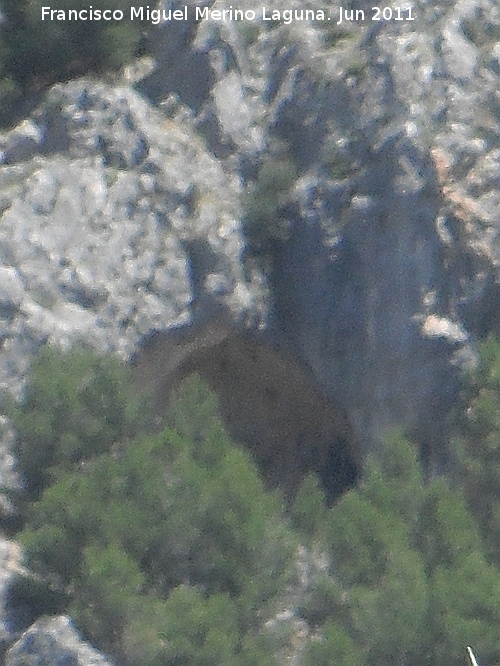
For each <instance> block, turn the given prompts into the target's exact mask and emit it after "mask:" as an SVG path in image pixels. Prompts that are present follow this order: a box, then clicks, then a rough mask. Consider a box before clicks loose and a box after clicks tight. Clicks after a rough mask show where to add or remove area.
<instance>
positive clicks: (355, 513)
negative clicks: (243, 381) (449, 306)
mask: <svg viewBox="0 0 500 666" xmlns="http://www.w3.org/2000/svg"><path fill="white" fill-rule="evenodd" d="M499 369H500V345H499V344H498V343H497V342H494V341H490V342H488V343H487V344H486V345H485V347H484V350H483V355H482V360H481V363H480V365H479V367H478V369H477V371H475V372H474V373H472V374H471V375H470V377H468V378H467V381H466V384H465V388H464V393H463V406H462V409H461V410H460V414H459V416H458V417H457V419H456V424H454V425H453V426H450V433H452V431H453V433H452V434H450V439H451V440H452V441H453V442H454V445H455V450H456V451H457V454H456V458H457V460H456V465H455V469H454V475H453V478H444V477H441V478H434V479H430V480H429V479H425V478H424V476H423V473H422V469H421V465H420V462H419V460H418V459H417V456H416V453H415V447H414V446H412V445H411V443H410V442H408V441H406V440H405V438H404V437H402V436H401V435H399V434H394V435H393V436H391V437H388V438H387V441H385V442H384V444H383V447H382V451H381V452H380V454H379V455H378V456H377V457H376V458H375V457H374V458H373V459H371V460H369V461H368V462H367V465H366V468H365V473H364V478H363V481H362V483H360V484H359V486H358V487H357V488H355V489H353V490H351V491H349V492H347V493H345V494H344V495H343V496H342V498H341V499H340V500H339V501H338V502H337V503H336V504H335V505H334V506H333V507H332V508H328V507H327V505H326V503H325V501H324V497H323V494H322V490H321V486H320V484H319V483H318V481H317V480H316V479H315V477H314V476H310V477H308V478H307V479H306V481H305V482H304V484H303V486H302V489H301V491H300V492H299V495H298V497H297V499H296V501H295V503H294V505H293V506H291V507H287V508H284V506H283V503H282V501H281V498H280V497H279V495H278V494H277V493H276V492H274V493H271V492H269V491H267V490H266V489H265V487H264V486H263V484H262V483H261V480H260V478H259V475H258V473H257V470H256V467H255V465H254V464H253V461H252V460H251V458H250V457H249V455H248V454H247V453H246V452H245V451H243V450H242V449H241V448H239V447H237V446H236V445H235V444H233V442H231V441H230V439H229V437H228V435H227V433H226V432H225V430H224V427H223V425H222V424H221V422H220V419H219V417H218V413H217V401H216V399H215V397H214V396H213V394H211V393H210V391H209V390H208V389H207V387H206V386H205V385H204V384H203V383H202V382H201V381H200V380H199V379H198V378H197V377H191V378H189V379H188V380H187V381H186V382H185V383H184V384H183V385H182V386H181V387H180V389H179V390H178V392H177V394H176V396H175V399H174V400H173V402H172V405H171V408H170V410H169V413H168V414H167V416H166V420H165V423H164V424H162V428H163V427H164V429H163V430H162V432H160V434H151V433H149V434H148V432H147V428H146V425H147V424H148V422H149V421H151V419H152V417H151V416H150V415H149V414H148V410H147V406H145V405H144V404H143V405H138V403H137V398H136V397H135V396H134V395H133V393H131V392H130V391H129V390H128V387H130V385H131V380H130V376H129V374H128V370H127V369H126V368H124V367H122V366H120V364H118V363H115V362H111V361H107V360H104V359H102V358H99V357H95V356H94V355H92V354H90V353H89V352H86V351H84V352H82V351H80V352H73V353H71V354H69V355H67V356H61V355H60V354H55V353H54V352H51V351H44V352H43V354H42V356H41V357H40V359H39V360H38V362H37V363H36V364H35V366H34V369H33V373H32V375H31V379H30V382H29V384H28V388H27V391H26V395H25V399H24V401H23V402H22V404H20V405H19V406H17V407H15V408H12V409H11V412H12V415H13V418H14V421H15V423H16V426H17V428H18V431H19V433H20V437H19V444H18V446H19V459H20V464H21V466H22V468H23V470H24V473H25V478H26V484H27V493H28V495H27V497H28V500H29V501H28V503H27V508H26V513H25V520H24V527H23V530H22V531H21V533H20V535H19V537H20V539H21V540H22V542H23V543H24V545H25V548H26V553H27V558H28V562H29V565H30V566H31V567H32V568H33V569H34V570H35V571H36V572H37V573H38V574H39V575H40V577H41V579H45V580H47V581H50V584H51V586H52V589H53V588H54V585H55V586H56V587H57V588H58V591H59V593H60V594H61V595H62V597H63V599H64V602H63V604H64V606H65V609H66V610H67V611H68V612H69V613H70V614H71V615H72V616H73V617H74V618H75V619H76V621H77V624H78V626H79V627H80V628H81V629H82V630H83V631H84V633H85V635H87V636H88V637H89V638H90V639H91V640H92V641H94V642H95V643H96V644H97V645H98V646H99V647H101V648H102V649H104V650H107V651H109V652H110V653H112V654H114V655H115V656H116V657H117V658H118V659H119V660H120V661H121V662H122V663H125V664H130V665H131V666H132V665H135V664H137V665H139V664H145V665H146V666H157V665H158V666H159V665H160V664H161V665H167V666H168V665H172V666H174V665H175V666H178V665H179V664H180V665H183V664H186V665H187V664H199V665H200V666H201V665H202V664H203V665H204V666H206V665H207V664H208V665H209V664H214V666H215V664H217V665H220V664H222V665H226V664H227V665H229V664H230V665H235V664H238V665H239V664H242V665H243V664H245V665H246V664H249V665H250V664H252V665H253V664H255V665H257V664H259V665H261V664H273V663H276V660H277V659H279V655H282V654H285V653H286V651H287V650H288V653H289V651H290V650H293V649H296V650H297V649H298V650H299V652H301V655H300V659H301V663H302V664H303V665H304V666H312V665H313V664H314V665H315V666H318V665H319V666H322V665H323V664H324V665H325V666H326V665H327V664H328V665H329V664H332V663H335V664H337V665H339V664H340V665H343V664H345V666H348V665H349V666H353V665H358V664H359V665H360V666H379V665H382V664H385V663H387V662H389V661H390V662H391V663H398V664H403V665H408V666H409V665H410V664H411V665H412V666H414V665H415V664H418V665H421V666H431V664H432V665H434V664H440V665H442V666H452V665H453V666H454V665H455V664H457V663H461V661H462V660H463V651H464V647H465V644H466V643H471V644H473V645H475V647H476V648H477V650H478V651H479V652H480V654H481V655H482V657H483V659H484V660H485V663H491V664H494V663H498V662H500V638H499V636H498V626H499V624H500V570H499V566H500V565H499V561H498V552H499V548H498V546H499V539H498V536H499V528H498V525H499V523H498V517H499V515H500V509H499V505H498V503H499V497H498V483H495V480H496V479H497V473H498V469H499V463H500V458H499V456H500V454H499V451H500V447H499V446H498V437H499V436H498V414H499V412H500V409H499V407H500V404H499V401H500V370H499ZM139 417H140V418H139ZM299 545H302V546H305V547H306V550H307V551H308V552H309V553H316V554H318V553H320V554H321V556H322V557H323V560H324V562H325V564H324V566H322V567H320V568H319V569H318V570H317V571H316V573H315V574H314V576H312V577H311V578H310V580H309V581H308V582H307V583H304V581H302V583H300V584H299V583H298V582H297V573H296V569H295V564H296V557H297V555H296V554H297V552H298V547H299ZM284 608H287V609H288V610H290V609H291V610H292V615H291V616H289V618H288V624H286V621H284V620H283V619H282V620H281V622H282V625H283V626H284V627H285V628H286V627H288V632H289V633H288V634H287V631H286V630H285V629H284V630H283V631H281V632H276V631H271V630H269V626H270V623H269V621H271V625H272V624H273V622H274V625H273V626H275V625H276V618H279V617H281V616H282V615H283V613H282V611H283V609H284ZM280 612H281V615H280ZM297 621H299V624H297ZM300 622H301V623H302V624H300ZM283 623H284V624H283ZM299 626H300V627H301V631H302V633H303V632H304V627H306V628H307V629H306V637H305V640H303V643H302V644H301V645H300V647H299V648H297V647H296V646H297V644H298V643H300V641H299V640H298V638H297V631H298V629H297V627H299ZM266 627H267V628H266ZM294 646H295V648H294Z"/></svg>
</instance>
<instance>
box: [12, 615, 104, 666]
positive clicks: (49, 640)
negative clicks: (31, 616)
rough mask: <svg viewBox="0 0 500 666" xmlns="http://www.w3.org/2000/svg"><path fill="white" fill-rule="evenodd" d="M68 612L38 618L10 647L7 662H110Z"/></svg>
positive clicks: (90, 665)
mask: <svg viewBox="0 0 500 666" xmlns="http://www.w3.org/2000/svg"><path fill="white" fill-rule="evenodd" d="M111 664H112V662H111V661H108V659H106V658H105V657H104V655H102V654H101V653H100V652H98V651H97V650H94V648H92V647H90V646H89V645H88V644H87V643H85V642H84V641H82V639H81V638H80V636H79V635H78V633H77V632H76V630H75V628H74V627H73V625H72V622H71V619H70V618H69V617H67V616H64V615H62V616H59V617H54V618H41V619H40V620H37V621H36V622H35V623H34V624H33V625H32V626H31V627H30V628H29V629H28V630H27V631H25V632H24V634H23V635H22V636H21V637H20V638H19V640H17V641H16V642H15V643H14V645H13V646H12V647H11V648H10V649H9V650H8V651H7V654H6V656H5V666H111Z"/></svg>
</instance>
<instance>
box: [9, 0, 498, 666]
mask: <svg viewBox="0 0 500 666" xmlns="http://www.w3.org/2000/svg"><path fill="white" fill-rule="evenodd" d="M275 4H276V3H275ZM278 4H279V3H278ZM368 4H369V3H368ZM200 6H201V5H200ZM220 6H221V8H223V7H225V6H226V4H225V2H221V3H220ZM358 6H359V8H360V9H364V11H365V20H364V21H361V20H360V21H357V22H355V21H351V22H350V21H343V22H342V23H341V24H340V25H337V22H336V20H334V19H333V15H332V20H331V21H327V20H325V21H322V20H317V21H300V20H298V19H297V20H292V21H291V22H290V23H287V22H286V21H285V20H283V18H282V19H281V20H274V21H264V22H262V21H260V20H259V19H258V17H257V19H256V20H255V21H231V20H229V21H217V20H210V19H206V20H205V19H203V20H200V21H195V20H194V19H193V18H192V17H193V16H194V11H192V12H191V14H190V17H191V18H190V19H189V20H188V21H180V22H170V23H168V22H167V23H165V24H161V25H160V26H158V27H157V29H156V30H155V31H154V32H153V33H152V36H151V40H152V43H151V53H152V56H153V58H154V60H153V61H150V62H149V64H148V66H147V67H145V68H144V72H143V73H142V75H141V74H139V75H133V74H132V73H131V72H132V68H131V69H130V70H129V71H128V72H127V73H125V74H124V75H123V77H121V78H119V79H118V78H114V79H109V80H107V81H103V80H92V79H79V80H75V81H70V82H66V83H60V84H57V85H55V86H53V87H52V88H51V89H50V90H48V91H47V93H46V95H45V97H44V98H43V100H42V101H41V103H40V102H37V104H34V105H33V108H32V110H31V112H30V113H29V115H28V116H27V117H26V118H25V120H24V121H23V122H21V123H20V124H19V125H17V126H16V127H15V128H14V129H12V130H10V131H8V132H5V133H4V134H2V135H1V136H0V151H1V153H0V155H1V166H0V213H1V217H2V224H1V226H0V340H1V350H0V386H1V387H2V388H3V389H6V390H8V391H10V392H13V393H14V394H19V392H20V391H21V390H22V385H23V380H24V377H25V374H26V371H27V369H28V367H29V364H30V358H31V357H32V354H33V353H34V351H35V350H36V349H37V348H38V347H40V345H43V344H47V343H48V344H53V345H59V346H61V347H67V346H69V345H71V344H72V343H73V342H74V341H76V340H84V341H86V342H88V343H90V344H92V345H94V346H96V347H99V348H100V349H104V350H107V351H110V352H113V353H117V354H119V355H121V356H122V357H123V358H127V359H128V358H131V357H134V360H135V363H136V366H137V373H138V381H139V383H140V384H141V385H145V384H147V385H152V386H154V387H155V389H156V396H157V399H158V404H159V406H161V405H162V404H164V403H165V401H166V400H168V390H169V387H170V386H172V384H173V383H175V381H177V379H178V378H179V377H182V376H183V375H185V374H187V373H189V372H191V371H193V370H197V371H198V372H200V373H201V374H202V375H204V376H205V377H206V378H207V379H208V381H209V382H210V383H211V385H212V386H213V387H214V388H215V389H216V390H217V392H218V393H219V395H220V397H221V402H222V405H223V408H224V410H225V412H226V418H227V420H228V424H229V427H230V428H231V430H232V431H233V433H234V434H235V435H236V437H237V438H238V439H239V440H240V441H241V442H243V443H246V444H247V445H249V446H250V447H251V449H252V450H253V451H254V453H255V454H256V456H257V458H258V460H259V461H260V463H261V465H262V469H263V472H264V475H265V476H266V478H267V479H268V481H269V482H270V483H271V484H278V485H281V486H282V487H283V488H284V489H285V491H286V492H287V493H289V494H293V493H294V491H295V490H296V488H297V485H298V483H299V482H300V479H301V478H302V476H303V473H304V471H306V470H308V469H313V470H315V471H317V472H318V473H319V474H320V475H321V477H322V479H323V481H324V483H325V486H326V487H327V489H328V490H329V492H330V494H331V496H332V497H333V496H335V495H336V494H338V492H341V491H342V489H343V488H345V487H346V486H348V485H349V484H351V483H352V482H353V481H354V480H355V478H356V476H357V474H359V472H360V470H361V469H362V464H363V459H364V457H365V456H366V455H367V454H368V453H369V452H373V451H376V450H377V445H378V442H379V441H380V438H381V437H382V436H383V434H384V432H386V431H387V430H388V429H390V428H392V427H395V426H397V427H402V428H403V429H405V430H406V431H407V432H408V433H409V434H411V436H412V437H413V438H414V440H415V441H416V442H417V443H418V445H419V447H420V450H421V453H422V456H423V458H424V461H425V462H426V464H427V467H428V470H429V472H430V473H433V472H435V471H439V470H440V469H443V468H444V467H445V466H446V462H447V451H446V442H445V437H444V427H445V421H446V416H447V413H448V411H449V409H450V408H451V407H452V406H453V404H454V401H455V399H456V396H457V390H458V386H459V377H460V372H461V369H462V368H463V367H464V366H466V365H467V364H470V363H473V361H474V346H475V343H476V342H477V340H478V339H479V338H481V337H483V336H485V335H486V334H487V333H489V332H497V330H498V327H499V317H498V306H499V300H500V288H499V280H498V266H499V262H500V243H499V241H498V221H497V218H498V210H499V204H500V200H499V199H500V194H499V191H498V189H499V188H498V184H499V182H500V169H499V166H498V160H499V158H500V132H499V122H500V100H499V93H498V81H499V75H500V47H499V44H498V40H499V38H500V10H499V8H498V6H497V4H496V3H495V2H493V0H461V1H460V2H453V3H451V2H448V1H446V0H442V1H441V2H438V3H433V4H432V6H431V5H430V4H429V3H426V2H423V1H420V0H417V1H416V2H415V3H414V4H413V14H412V16H413V17H414V20H412V21H405V20H403V21H395V20H388V21H384V20H382V21H374V20H372V18H373V12H372V9H371V7H369V6H368V5H366V6H365V5H364V4H363V3H358ZM194 7H195V5H189V6H188V9H190V11H191V10H194ZM227 7H229V4H227ZM290 7H293V8H295V9H297V10H299V9H300V8H301V7H303V5H302V4H301V3H298V2H294V1H293V0H292V2H289V3H287V5H286V8H287V9H288V8H290ZM238 8H240V9H242V10H246V9H247V10H252V9H256V8H255V7H254V5H253V4H252V3H251V2H250V1H249V0H244V1H243V2H241V3H240V4H239V5H238ZM259 10H260V8H259ZM332 11H333V10H332ZM257 14H258V12H257ZM335 18H337V17H336V16H335ZM137 69H138V71H141V67H140V66H139V67H138V68H137ZM154 331H155V333H152V332H154ZM3 429H4V437H3V452H2V465H1V479H2V484H3V485H4V486H9V485H10V486H12V485H15V484H16V483H17V480H16V475H15V462H14V461H13V460H12V456H11V455H10V453H9V443H10V441H11V436H12V434H11V433H9V429H8V424H7V423H5V424H3ZM4 508H5V511H8V510H9V507H8V505H6V506H5V507H4ZM16 649H18V648H16ZM9 663H11V662H9ZM12 663H17V662H14V661H12ZM75 663H76V662H75ZM78 663H80V662H78Z"/></svg>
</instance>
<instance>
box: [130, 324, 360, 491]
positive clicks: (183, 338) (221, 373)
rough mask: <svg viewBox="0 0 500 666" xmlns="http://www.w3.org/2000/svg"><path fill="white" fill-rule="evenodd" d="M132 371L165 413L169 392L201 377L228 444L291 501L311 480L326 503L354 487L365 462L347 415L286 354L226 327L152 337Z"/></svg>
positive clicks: (164, 332)
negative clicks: (238, 447) (240, 448)
mask: <svg viewBox="0 0 500 666" xmlns="http://www.w3.org/2000/svg"><path fill="white" fill-rule="evenodd" d="M135 366H136V371H137V375H138V378H139V382H140V384H141V385H142V386H148V387H149V389H150V390H152V393H153V396H154V399H155V401H156V402H157V409H158V410H159V411H160V412H164V411H165V409H166V407H167V404H168V399H169V395H170V392H171V390H172V388H173V387H175V386H176V385H177V384H178V383H179V382H180V381H181V380H182V379H183V378H185V377H186V376H187V375H189V374H191V373H193V372H197V373H198V374H199V375H200V376H201V377H202V378H203V379H204V380H205V381H206V382H207V383H208V384H209V386H210V387H211V388H212V390H214V392H215V393H216V394H217V395H218V396H219V400H220V405H221V416H222V418H223V420H224V421H225V423H226V426H227V428H228V431H229V433H230V435H231V437H232V438H233V439H234V440H235V441H237V442H239V443H241V444H242V445H244V446H246V447H247V448H248V449H249V450H250V451H251V452H252V454H253V456H254V457H255V460H256V461H257V463H258V466H259V468H260V470H261V474H262V477H263V479H264V481H265V483H266V484H267V485H268V486H269V487H279V488H280V489H281V490H282V491H283V492H284V494H285V497H286V498H287V499H289V500H291V499H293V498H294V497H295V494H296V492H297V490H298V489H299V487H300V484H301V482H302V480H303V479H304V477H305V476H306V475H307V474H308V473H310V472H313V473H316V474H317V475H318V477H319V478H320V480H321V483H322V485H323V487H324V489H325V493H326V496H327V499H328V501H329V503H331V502H333V500H334V499H335V498H336V497H338V496H339V495H340V494H341V493H342V492H344V491H345V490H346V489H348V488H349V487H351V486H352V485H353V484H354V483H355V482H356V479H357V478H358V475H359V469H360V460H359V455H358V451H357V446H356V443H355V438H354V435H353V432H352V428H351V427H350V425H349V422H348V419H347V416H346V414H345V411H344V410H343V409H342V408H341V407H339V406H338V405H336V404H335V403H334V402H333V401H332V400H331V399H329V398H328V397H327V396H326V395H325V394H324V393H323V392H322V391H321V390H320V389H319V388H318V387H317V386H315V385H314V382H313V380H312V378H311V376H310V375H309V373H308V372H307V371H306V370H305V369H304V368H302V367H301V366H300V365H299V364H298V363H297V362H296V361H295V360H294V359H293V357H292V355H291V354H289V353H287V352H286V351H284V350H283V349H279V348H277V347H275V346H272V345H270V344H269V343H266V342H264V340H262V339H260V338H259V337H258V336H252V335H251V334H249V333H246V332H244V333H242V332H235V331H233V330H230V329H229V328H224V327H222V326H217V325H211V326H207V327H204V328H200V329H195V328H194V327H192V326H189V327H185V328H179V329H174V330H171V331H157V332H154V333H152V334H150V335H149V336H147V337H146V338H145V339H144V341H143V343H142V345H141V348H140V350H139V352H138V354H137V355H136V359H135Z"/></svg>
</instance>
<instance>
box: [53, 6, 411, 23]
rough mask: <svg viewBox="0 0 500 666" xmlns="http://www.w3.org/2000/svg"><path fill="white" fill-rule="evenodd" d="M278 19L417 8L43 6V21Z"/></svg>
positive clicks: (405, 14)
mask: <svg viewBox="0 0 500 666" xmlns="http://www.w3.org/2000/svg"><path fill="white" fill-rule="evenodd" d="M189 18H194V19H195V20H197V21H223V22H224V21H258V20H260V21H278V22H282V23H285V24H290V23H294V22H295V21H297V22H300V21H333V22H334V23H336V25H340V24H341V23H344V22H345V23H366V22H370V21H387V22H388V21H414V20H415V12H414V8H413V7H412V6H411V5H402V6H387V7H372V8H371V10H364V9H346V8H345V7H342V6H341V7H337V8H335V9H334V10H332V9H330V8H328V9H271V8H269V7H265V6H263V7H261V8H260V9H258V10H253V9H237V8H235V7H233V6H232V5H229V7H228V8H227V9H211V8H209V7H197V6H190V5H184V6H180V7H179V8H178V9H151V8H150V7H149V6H147V7H130V11H129V12H124V11H123V10H121V9H97V8H94V7H93V6H92V5H89V6H88V7H84V8H81V9H54V8H52V7H42V21H63V22H64V21H123V20H126V19H128V20H130V21H140V22H149V23H152V24H153V25H158V24H159V23H164V22H170V21H187V20H188V19H189Z"/></svg>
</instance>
